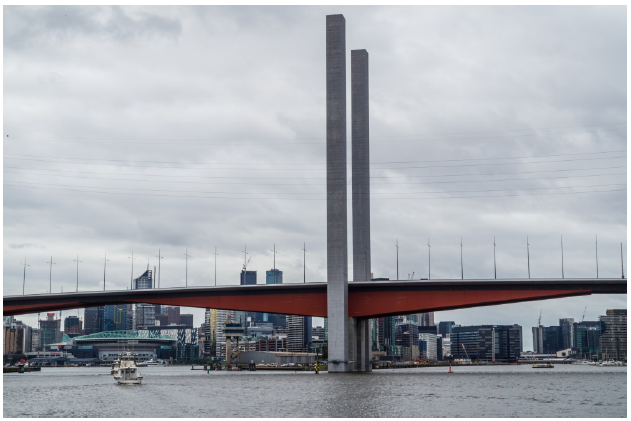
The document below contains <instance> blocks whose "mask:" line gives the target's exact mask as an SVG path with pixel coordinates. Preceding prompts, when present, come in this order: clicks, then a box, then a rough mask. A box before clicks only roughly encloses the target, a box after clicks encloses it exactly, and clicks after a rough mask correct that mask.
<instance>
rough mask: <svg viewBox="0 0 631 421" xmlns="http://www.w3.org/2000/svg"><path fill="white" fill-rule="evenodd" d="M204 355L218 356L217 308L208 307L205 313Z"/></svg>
mask: <svg viewBox="0 0 631 421" xmlns="http://www.w3.org/2000/svg"><path fill="white" fill-rule="evenodd" d="M203 333H204V351H203V352H204V355H206V356H208V357H216V356H217V353H216V349H217V348H216V347H217V310H216V309H214V308H207V309H206V313H205V314H204V332H203Z"/></svg>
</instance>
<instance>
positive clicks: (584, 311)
mask: <svg viewBox="0 0 631 421" xmlns="http://www.w3.org/2000/svg"><path fill="white" fill-rule="evenodd" d="M586 312H587V307H585V310H583V317H581V323H583V320H585V313H586Z"/></svg>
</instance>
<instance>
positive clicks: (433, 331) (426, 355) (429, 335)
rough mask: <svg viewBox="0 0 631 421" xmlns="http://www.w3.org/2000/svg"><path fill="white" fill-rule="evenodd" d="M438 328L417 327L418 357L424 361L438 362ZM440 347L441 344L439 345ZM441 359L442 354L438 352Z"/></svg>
mask: <svg viewBox="0 0 631 421" xmlns="http://www.w3.org/2000/svg"><path fill="white" fill-rule="evenodd" d="M437 332H438V327H437V326H419V327H418V343H419V345H418V346H419V356H420V357H421V358H423V359H425V360H438V359H439V356H438V354H439V352H438V347H439V344H438V333H437ZM440 346H442V342H441V345H440ZM440 355H441V357H442V352H440Z"/></svg>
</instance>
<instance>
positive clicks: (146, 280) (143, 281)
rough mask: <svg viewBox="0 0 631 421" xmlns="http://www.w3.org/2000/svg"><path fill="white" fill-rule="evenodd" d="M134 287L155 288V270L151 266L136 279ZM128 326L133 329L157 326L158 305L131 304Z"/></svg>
mask: <svg viewBox="0 0 631 421" xmlns="http://www.w3.org/2000/svg"><path fill="white" fill-rule="evenodd" d="M133 286H134V289H152V288H153V271H151V270H150V269H149V268H147V270H146V271H145V272H144V273H143V274H142V275H140V276H139V277H138V278H136V279H134V282H133ZM127 310H128V315H127V319H128V320H127V324H126V327H127V328H128V329H131V330H137V329H142V328H146V327H147V326H155V324H156V317H155V316H156V305H155V304H144V303H137V304H130V305H129V307H128V309H127Z"/></svg>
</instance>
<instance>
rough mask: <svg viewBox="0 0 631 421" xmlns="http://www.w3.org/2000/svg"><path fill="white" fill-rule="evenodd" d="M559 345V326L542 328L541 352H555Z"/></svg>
mask: <svg viewBox="0 0 631 421" xmlns="http://www.w3.org/2000/svg"><path fill="white" fill-rule="evenodd" d="M560 349H562V347H561V328H560V327H559V326H548V327H544V328H543V352H541V353H542V354H555V353H556V352H557V351H559V350H560Z"/></svg>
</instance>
